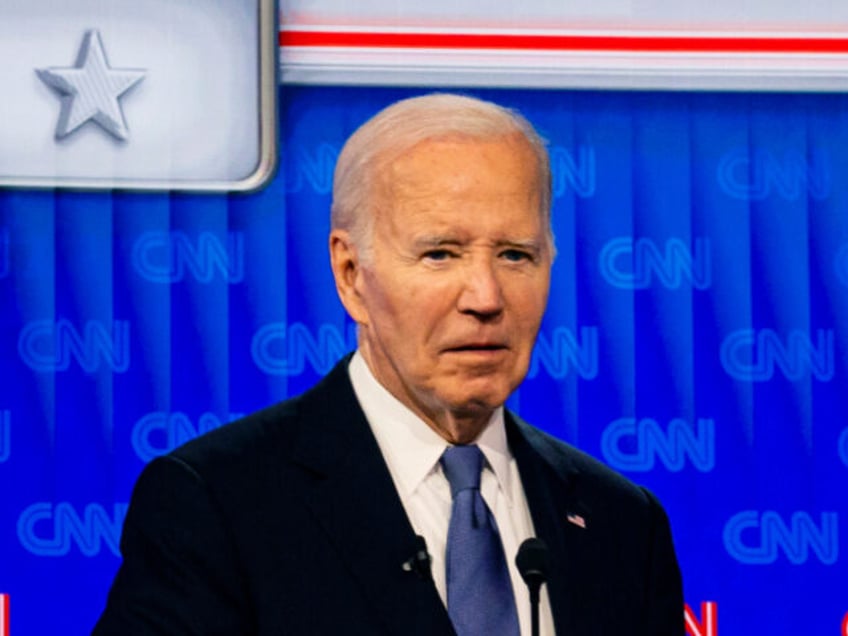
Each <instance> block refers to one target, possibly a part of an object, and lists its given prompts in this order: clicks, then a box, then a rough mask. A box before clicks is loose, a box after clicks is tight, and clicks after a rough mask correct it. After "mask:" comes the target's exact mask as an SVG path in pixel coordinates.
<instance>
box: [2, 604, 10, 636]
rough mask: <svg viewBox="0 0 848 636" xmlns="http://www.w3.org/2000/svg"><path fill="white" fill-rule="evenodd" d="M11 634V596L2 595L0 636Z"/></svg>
mask: <svg viewBox="0 0 848 636" xmlns="http://www.w3.org/2000/svg"><path fill="white" fill-rule="evenodd" d="M9 634H10V630H9V595H8V594H0V636H9Z"/></svg>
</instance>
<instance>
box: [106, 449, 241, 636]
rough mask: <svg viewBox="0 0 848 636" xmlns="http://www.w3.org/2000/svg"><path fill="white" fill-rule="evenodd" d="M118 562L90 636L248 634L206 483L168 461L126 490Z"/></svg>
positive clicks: (224, 534)
mask: <svg viewBox="0 0 848 636" xmlns="http://www.w3.org/2000/svg"><path fill="white" fill-rule="evenodd" d="M121 552H122V554H123V558H124V560H123V564H122V565H121V567H120V570H119V571H118V574H117V576H116V577H115V581H114V583H113V585H112V589H111V591H110V593H109V598H108V601H107V605H106V609H105V611H104V612H103V615H102V616H101V617H100V620H99V621H98V623H97V625H96V626H95V628H94V632H93V636H141V635H154V634H155V635H169V636H170V635H175V636H176V635H180V636H184V635H185V636H188V635H197V636H201V635H202V636H214V635H216V634H221V635H223V634H226V635H227V636H232V635H233V634H250V633H252V632H254V631H255V630H254V629H253V627H252V626H251V625H250V624H248V623H246V619H245V616H247V615H249V613H248V612H246V611H245V605H246V603H247V601H246V599H245V596H244V590H246V589H247V588H246V586H245V585H243V584H242V581H240V580H239V575H238V567H237V559H236V555H235V548H234V543H233V541H232V538H231V536H230V533H229V529H228V528H227V526H226V524H225V521H224V518H223V515H222V514H221V513H220V510H219V509H218V508H217V506H216V502H215V500H214V498H213V496H212V495H211V493H210V491H209V489H208V487H207V485H206V484H205V483H204V481H203V479H202V478H201V477H200V475H198V474H197V472H195V471H194V470H193V469H192V468H191V467H190V466H189V465H187V464H186V463H184V462H182V461H181V460H179V459H177V458H174V457H170V456H169V457H162V458H159V459H156V460H154V461H153V462H151V463H150V464H149V465H148V466H147V467H146V468H145V470H144V471H143V472H142V475H141V477H139V480H138V482H137V484H136V486H135V490H134V491H133V496H132V500H131V503H130V508H129V511H128V513H127V517H126V520H125V523H124V528H123V533H122V535H121Z"/></svg>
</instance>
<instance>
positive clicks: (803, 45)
mask: <svg viewBox="0 0 848 636" xmlns="http://www.w3.org/2000/svg"><path fill="white" fill-rule="evenodd" d="M279 44H280V46H307V47H331V46H338V47H350V48H406V49H509V50H532V51H574V52H578V51H582V52H622V51H624V52H636V53H802V54H803V53H819V54H823V53H828V54H844V53H848V39H846V38H806V39H804V38H779V37H774V38H767V37H715V36H710V37H683V36H641V35H541V34H536V35H532V34H528V35H515V34H480V33H388V32H377V33H373V32H355V31H297V30H291V31H288V30H285V31H280V37H279Z"/></svg>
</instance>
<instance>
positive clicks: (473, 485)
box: [441, 446, 519, 636]
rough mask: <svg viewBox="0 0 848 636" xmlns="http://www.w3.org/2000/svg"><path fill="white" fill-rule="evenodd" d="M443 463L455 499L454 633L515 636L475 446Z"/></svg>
mask: <svg viewBox="0 0 848 636" xmlns="http://www.w3.org/2000/svg"><path fill="white" fill-rule="evenodd" d="M441 461H442V468H444V471H445V475H446V476H447V478H448V481H449V482H450V487H451V496H452V497H453V509H452V510H451V519H450V524H449V526H448V542H447V554H446V557H445V558H446V567H447V586H448V614H449V615H450V618H451V621H452V622H453V625H454V628H455V629H456V632H457V634H458V635H459V636H471V635H472V634H481V635H483V634H484V635H486V636H495V635H504V636H506V635H515V636H517V635H518V634H519V627H518V614H517V612H516V610H515V596H514V594H513V592H512V584H511V582H510V580H509V570H508V569H507V565H506V559H505V557H504V551H503V546H502V544H501V537H500V533H499V532H498V526H497V523H495V518H494V516H493V515H492V512H491V511H490V510H489V507H488V506H487V505H486V502H485V501H483V497H482V496H481V495H480V471H481V470H482V468H483V453H482V452H481V451H480V449H479V447H477V446H453V447H451V448H448V449H447V450H446V451H445V452H444V454H443V455H442V460H441Z"/></svg>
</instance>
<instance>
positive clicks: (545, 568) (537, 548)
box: [515, 537, 550, 588]
mask: <svg viewBox="0 0 848 636" xmlns="http://www.w3.org/2000/svg"><path fill="white" fill-rule="evenodd" d="M515 565H516V566H518V571H519V572H520V573H521V578H523V579H524V582H525V583H526V584H527V585H528V586H530V587H535V588H539V587H540V586H541V585H542V583H544V582H545V581H547V579H548V572H549V571H550V559H549V557H548V546H546V545H545V542H544V541H542V540H541V539H537V538H536V537H530V538H529V539H525V540H524V542H523V543H522V544H521V546H520V547H519V548H518V554H516V555H515Z"/></svg>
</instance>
